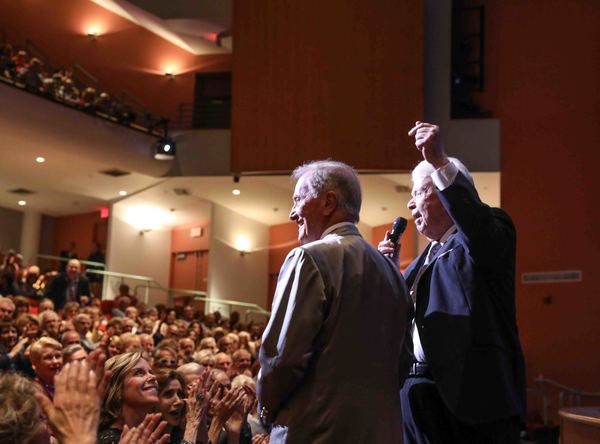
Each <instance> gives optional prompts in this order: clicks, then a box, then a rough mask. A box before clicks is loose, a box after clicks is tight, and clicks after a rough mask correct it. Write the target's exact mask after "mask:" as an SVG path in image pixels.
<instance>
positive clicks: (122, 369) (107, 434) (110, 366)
mask: <svg viewBox="0 0 600 444" xmlns="http://www.w3.org/2000/svg"><path fill="white" fill-rule="evenodd" d="M105 369H106V370H109V371H110V372H111V376H110V379H109V381H108V384H107V387H106V392H105V395H104V399H103V400H102V408H101V411H100V428H99V432H98V444H117V443H118V442H119V440H120V437H121V433H122V432H123V430H124V428H125V427H136V426H139V425H140V424H141V423H142V421H144V418H145V417H146V414H148V413H151V412H153V411H154V410H155V409H156V408H157V407H158V384H157V382H156V377H155V376H154V372H153V370H152V368H151V367H150V365H149V364H148V362H146V360H145V359H143V358H142V354H141V353H140V352H130V353H123V354H120V355H117V356H114V357H112V358H110V359H108V360H107V361H106V365H105ZM159 416H160V415H159ZM166 426H167V423H166V422H164V426H163V428H164V427H166Z"/></svg>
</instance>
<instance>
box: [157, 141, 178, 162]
mask: <svg viewBox="0 0 600 444" xmlns="http://www.w3.org/2000/svg"><path fill="white" fill-rule="evenodd" d="M175 154H176V147H175V140H173V139H171V138H170V137H163V138H162V139H159V140H158V141H157V142H156V144H155V146H154V158H155V159H157V160H172V159H175Z"/></svg>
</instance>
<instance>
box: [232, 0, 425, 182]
mask: <svg viewBox="0 0 600 444" xmlns="http://www.w3.org/2000/svg"><path fill="white" fill-rule="evenodd" d="M233 15H234V17H233V19H234V27H233V29H234V41H235V51H234V53H233V65H234V68H233V70H234V76H233V95H232V100H233V108H232V128H233V131H232V148H231V149H232V152H231V161H232V170H233V171H236V172H246V171H290V170H292V169H293V168H294V167H295V166H297V165H298V164H300V163H302V162H305V161H307V160H311V159H323V158H328V157H332V158H335V159H338V160H342V161H345V162H347V163H350V164H351V165H353V166H355V167H356V168H359V169H387V170H390V169H400V170H409V169H410V167H411V166H413V165H414V163H415V161H416V159H417V154H418V152H417V151H416V150H415V149H414V146H412V145H411V143H410V140H409V139H408V138H407V137H406V128H410V127H411V125H412V124H413V123H414V120H415V116H420V115H422V109H423V105H422V102H423V92H422V89H423V79H422V77H423V73H422V71H423V70H422V65H423V49H422V46H423V42H422V40H423V31H422V26H423V2H422V1H415V0H402V1H398V0H378V1H376V2H370V3H368V5H367V4H365V2H363V1H359V0H328V1H320V0H305V1H297V0H244V1H238V2H234V14H233ZM257 153H258V154H259V155H257ZM266 153H268V155H267V154H266ZM260 154H264V155H260Z"/></svg>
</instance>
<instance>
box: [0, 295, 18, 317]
mask: <svg viewBox="0 0 600 444" xmlns="http://www.w3.org/2000/svg"><path fill="white" fill-rule="evenodd" d="M15 310H16V307H15V303H14V302H13V301H12V299H10V298H5V297H2V296H0V321H2V322H8V321H12V320H13V319H14V313H15Z"/></svg>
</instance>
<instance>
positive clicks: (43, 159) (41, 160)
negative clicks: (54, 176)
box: [35, 156, 46, 163]
mask: <svg viewBox="0 0 600 444" xmlns="http://www.w3.org/2000/svg"><path fill="white" fill-rule="evenodd" d="M35 161H36V162H37V163H44V162H45V161H46V158H45V157H42V156H38V157H36V158H35Z"/></svg>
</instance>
